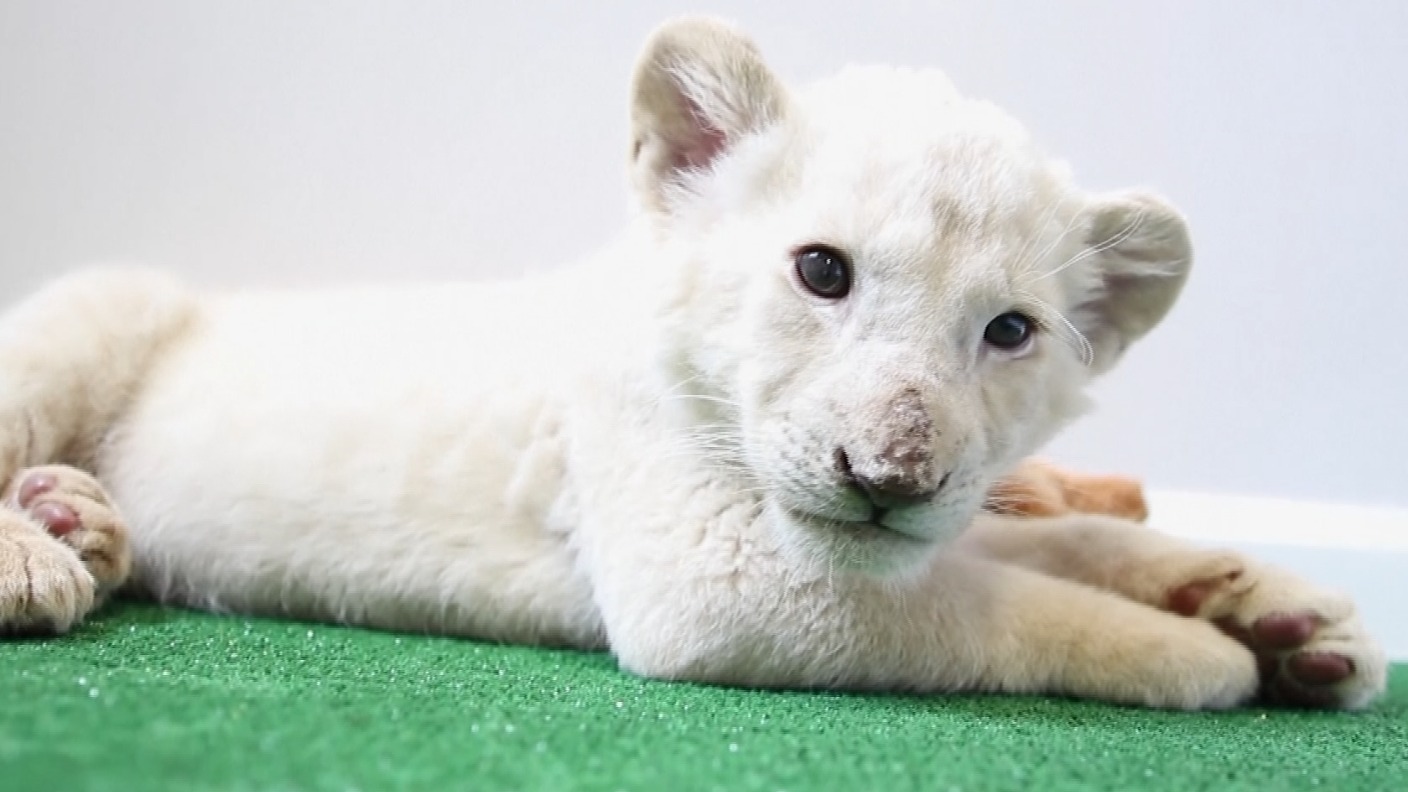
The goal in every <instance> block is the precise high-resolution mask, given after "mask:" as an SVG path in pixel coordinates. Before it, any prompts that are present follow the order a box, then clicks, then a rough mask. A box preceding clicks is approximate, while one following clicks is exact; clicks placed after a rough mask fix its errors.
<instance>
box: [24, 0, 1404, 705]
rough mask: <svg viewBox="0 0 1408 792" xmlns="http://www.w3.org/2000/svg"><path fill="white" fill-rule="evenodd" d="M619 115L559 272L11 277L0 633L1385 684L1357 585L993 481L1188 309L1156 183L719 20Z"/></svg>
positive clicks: (1154, 697)
mask: <svg viewBox="0 0 1408 792" xmlns="http://www.w3.org/2000/svg"><path fill="white" fill-rule="evenodd" d="M632 128H633V138H632V147H631V172H632V177H633V181H634V184H635V188H636V192H637V197H638V198H639V202H640V204H641V207H642V212H641V213H640V215H639V217H638V218H637V219H636V220H635V221H634V222H633V224H632V225H631V226H630V228H629V229H628V230H627V231H626V233H624V234H623V235H622V236H621V238H620V239H619V241H618V242H617V243H616V244H614V245H613V246H611V247H610V248H608V249H607V250H606V251H604V252H602V253H601V254H600V255H599V256H597V257H595V258H593V259H591V260H589V261H587V262H585V263H583V264H581V265H579V266H576V267H572V268H569V269H564V270H562V271H560V272H557V273H555V274H550V275H544V276H539V277H536V278H533V279H528V280H522V281H517V282H512V283H503V284H482V285H463V286H451V287H439V286H435V287H403V288H399V289H381V288H379V289H348V290H344V291H338V292H309V293H270V294H253V293H251V294H232V295H195V294H192V293H190V292H187V291H185V290H184V289H183V288H182V287H180V286H178V285H175V284H172V283H170V282H168V281H166V280H164V279H162V278H161V277H159V276H153V275H149V274H143V273H121V272H119V273H93V274H86V275H80V276H76V277H73V278H70V279H68V280H65V281H61V282H59V283H56V284H54V285H53V286H51V287H50V288H49V289H47V290H46V291H45V292H44V293H42V294H40V295H38V296H36V297H34V298H32V299H30V300H29V301H27V302H25V303H23V304H22V305H21V306H19V307H18V308H17V309H16V310H15V311H13V312H12V313H10V314H8V315H7V316H6V317H5V318H4V320H3V321H0V488H3V489H4V491H5V493H6V494H5V498H6V505H5V507H4V508H3V509H0V628H35V627H39V628H48V629H54V630H58V631H63V630H65V629H67V628H68V627H69V626H71V625H72V624H73V623H74V622H75V621H77V620H78V619H81V618H82V617H83V616H84V615H85V614H86V613H87V612H88V611H89V610H91V608H92V607H93V604H94V602H96V601H97V600H98V599H100V598H101V596H102V595H103V594H104V593H106V591H108V590H110V589H111V588H113V587H115V586H117V585H119V584H121V583H123V582H130V583H132V584H134V585H135V586H136V587H138V588H141V589H145V590H147V591H149V592H151V593H153V594H155V595H156V596H157V597H159V598H161V599H163V600H166V601H172V602H179V603H186V604H191V605H196V606H200V607H208V608H216V609H225V610H232V611H240V612H252V613H263V614H274V615H294V616H301V617H311V618H317V619H330V620H338V621H344V622H350V623H354V624H363V625H370V626H377V627H387V628H395V629H410V630H430V631H436V632H445V633H451V634H456V635H464V636H472V637H481V638H492V639H501V640H508V641H515V642H525V643H552V644H566V645H571V646H579V647H584V648H609V649H610V650H611V651H612V652H613V653H614V654H615V655H616V656H617V657H618V658H619V660H620V662H621V663H622V665H623V666H624V667H626V668H627V669H629V670H632V671H635V672H638V673H642V674H647V675H651V676H656V677H662V678H671V679H693V680H698V681H707V682H724V683H732V684H747V685H760V686H790V687H816V686H835V687H847V688H864V689H874V688H878V689H888V690H920V691H944V690H989V691H1008V692H1055V693H1065V694H1073V695H1081V696H1090V697H1097V698H1103V699H1109V700H1114V701H1122V702H1132V703H1140V704H1148V705H1154V706H1171V707H1225V706H1232V705H1235V704H1239V703H1242V702H1245V701H1247V700H1248V699H1249V698H1250V697H1252V696H1253V695H1254V694H1256V693H1257V691H1258V690H1261V691H1262V692H1264V693H1267V694H1268V695H1272V696H1274V697H1276V698H1279V699H1281V700H1285V701H1290V702H1294V703H1300V704H1308V705H1316V706H1340V707H1357V706H1362V705H1363V704H1365V703H1367V702H1368V701H1369V700H1371V699H1372V698H1373V696H1374V695H1375V694H1376V693H1377V692H1378V691H1379V690H1381V689H1382V687H1383V684H1384V662H1383V659H1382V655H1381V653H1378V650H1377V648H1376V646H1375V645H1374V644H1373V643H1372V641H1370V640H1369V639H1368V637H1367V636H1365V635H1364V634H1363V632H1362V629H1361V628H1360V627H1359V624H1358V622H1357V619H1356V618H1355V617H1354V612H1353V607H1352V604H1350V603H1348V602H1347V601H1345V600H1343V599H1342V598H1340V597H1338V596H1336V595H1333V594H1328V593H1325V592H1321V591H1319V590H1318V589H1315V588H1314V587H1312V586H1309V585H1308V584H1305V583H1303V582H1301V581H1299V580H1297V579H1295V578H1294V577H1291V576H1288V575H1285V574H1284V573H1281V572H1278V571H1276V570H1271V569H1268V568H1264V567H1260V566H1256V565H1252V564H1251V563H1250V562H1247V561H1246V560H1245V559H1241V558H1240V557H1237V556H1235V555H1231V554H1225V553H1212V552H1208V551H1202V550H1197V549H1195V548H1190V547H1187V546H1186V545H1183V544H1181V543H1178V542H1176V541H1174V540H1172V539H1168V538H1166V537H1161V536H1158V535H1157V534H1154V533H1152V532H1149V531H1146V530H1143V529H1141V528H1139V527H1137V526H1133V525H1131V524H1129V523H1125V522H1122V521H1117V520H1111V519H1101V518H1097V517H1091V516H1080V515H1076V516H1070V515H1068V516H1066V517H1062V518H1053V519H1050V520H1030V521H1026V522H1023V521H1020V520H1014V519H1011V518H1004V517H997V516H991V515H988V516H980V514H979V509H980V508H981V506H982V505H983V503H984V501H985V499H986V498H987V497H988V493H989V491H990V488H991V485H992V484H993V482H994V481H995V480H996V479H997V478H998V477H1000V476H1001V475H1003V474H1004V473H1006V472H1008V471H1010V470H1011V469H1012V468H1013V467H1014V466H1015V465H1016V464H1017V463H1018V461H1019V460H1020V459H1022V458H1023V457H1024V456H1026V455H1027V454H1029V453H1031V452H1032V451H1033V450H1035V449H1036V448H1037V447H1038V446H1039V445H1040V444H1042V443H1044V442H1045V441H1046V440H1047V439H1048V438H1049V437H1050V436H1051V435H1052V434H1053V433H1054V432H1056V431H1057V430H1058V429H1059V428H1060V427H1061V426H1063V425H1064V424H1065V423H1066V422H1068V421H1069V420H1071V419H1073V418H1074V417H1075V416H1076V415H1078V414H1079V413H1080V412H1081V411H1082V410H1083V409H1084V406H1085V399H1084V396H1083V395H1082V394H1083V389H1084V387H1085V385H1086V384H1087V382H1088V381H1089V380H1090V379H1091V377H1092V376H1094V375H1095V374H1098V373H1100V372H1103V371H1105V370H1107V369H1109V368H1110V367H1112V366H1113V365H1114V364H1115V362H1116V361H1117V360H1118V359H1119V357H1120V356H1121V355H1122V354H1123V352H1124V351H1125V349H1126V348H1127V347H1128V346H1129V345H1130V344H1132V343H1133V342H1134V341H1136V340H1137V339H1138V338H1140V337H1142V336H1143V335H1144V334H1145V333H1146V332H1148V331H1149V330H1150V329H1151V328H1152V327H1153V326H1154V325H1155V324H1157V323H1158V322H1159V321H1160V320H1161V319H1162V317H1163V316H1164V314H1165V312H1166V311H1167V310H1168V309H1169V307H1170V306H1171V305H1172V304H1173V301H1174V299H1175V298H1176V296H1177V294H1178V292H1179V289H1180V288H1181V285H1182V283H1183V280H1184V278H1185V277H1186V275H1187V272H1188V268H1189V265H1190V261H1191V249H1190V246H1189V243H1188V238H1187V233H1186V229H1185V227H1184V224H1183V221H1182V219H1181V218H1180V217H1179V216H1178V214H1177V213H1176V212H1175V211H1174V210H1173V209H1172V208H1170V207H1168V206H1167V205H1166V204H1164V203H1163V202H1162V201H1160V200H1159V199H1157V198H1154V197H1152V196H1149V195H1146V194H1143V193H1117V194H1111V195H1104V196H1091V195H1089V194H1086V193H1084V192H1083V191H1081V190H1079V189H1077V188H1076V187H1075V186H1074V185H1073V184H1072V183H1071V181H1070V178H1069V174H1068V173H1067V171H1066V169H1065V167H1064V166H1062V165H1061V164H1060V163H1058V162H1055V161H1052V160H1050V159H1048V158H1047V157H1046V156H1045V155H1044V154H1043V153H1042V152H1041V151H1040V150H1039V149H1038V148H1037V147H1036V146H1035V144H1034V143H1033V142H1032V141H1031V140H1030V139H1029V138H1028V136H1027V135H1026V133H1025V132H1024V131H1023V130H1022V129H1021V127H1020V126H1019V125H1017V124H1016V123H1015V122H1014V121H1012V120H1011V119H1010V118H1008V117H1007V116H1005V115H1004V114H1002V113H1001V112H999V111H998V110H996V109H995V108H993V107H992V106H990V105H988V104H986V103H982V102H976V101H973V100H969V99H966V98H964V97H962V96H961V95H959V94H958V93H957V91H955V90H954V88H953V86H952V85H950V84H949V83H948V81H947V80H946V79H945V78H943V76H942V75H940V74H938V73H937V72H910V71H903V70H893V69H861V70H852V71H849V72H846V73H843V74H842V75H840V76H838V77H837V78H834V79H832V80H829V81H826V82H823V83H821V84H819V85H818V86H816V87H814V88H812V89H810V90H808V91H806V92H801V93H799V92H793V91H791V90H790V89H788V88H787V87H786V86H784V85H783V84H782V83H781V81H780V80H778V79H777V78H776V77H775V76H774V75H772V73H771V72H770V71H768V70H767V68H766V67H765V66H764V65H763V63H762V61H761V59H760V57H759V56H758V54H757V52H756V49H755V48H754V47H753V46H752V45H751V44H750V43H748V42H747V40H746V39H743V38H742V37H741V36H739V35H738V34H737V33H735V32H734V31H732V30H731V29H730V28H727V27H725V26H722V25H720V24H718V23H714V22H708V21H700V20H692V21H689V20H687V21H682V22H677V23H674V24H672V25H669V26H666V27H665V28H663V29H662V30H661V31H659V32H658V33H657V34H656V35H655V36H654V37H653V38H652V39H651V42H650V43H649V44H648V45H647V47H646V51H645V54H644V55H643V57H642V60H641V64H640V66H639V67H638V69H637V73H636V80H635V100H634V105H633V108H632ZM808 257H811V258H808ZM804 260H805V261H806V262H809V264H808V266H810V265H811V264H815V263H816V262H817V261H824V262H826V266H828V267H830V270H828V271H827V272H825V273H823V275H824V276H825V277H826V278H830V279H831V281H829V283H830V284H831V285H830V286H825V285H819V281H818V280H817V277H820V276H817V275H816V274H815V273H814V272H812V271H811V270H808V269H807V266H804V263H803V262H804ZM837 278H840V279H841V280H839V281H838V280H836V279H837ZM837 283H840V284H841V287H837V288H832V287H833V286H835V284H837ZM994 328H996V329H994ZM1013 328H1015V330H1013ZM999 331H1002V332H999ZM1003 332H1007V333H1008V335H1007V336H1004V335H1003ZM1012 333H1016V335H1015V336H1014V335H1012ZM64 465H69V466H72V467H64ZM79 469H82V470H87V471H91V472H92V473H93V474H94V476H95V478H94V477H90V476H88V474H87V473H84V472H81V471H80V470H79ZM129 528H130V531H129V530H128V529H129ZM129 538H130V548H129V544H128V543H129ZM129 560H130V561H131V565H132V576H131V580H130V581H128V580H127V562H128V561H129ZM95 597H96V599H95ZM1169 611H1175V613H1171V612H1169ZM1189 617H1195V618H1189ZM1213 620H1219V621H1220V622H1221V623H1223V624H1226V625H1232V627H1234V628H1235V630H1234V633H1235V634H1236V635H1237V636H1239V639H1234V637H1231V636H1229V635H1226V634H1224V633H1223V632H1220V631H1219V630H1218V629H1217V628H1216V627H1214V626H1213V624H1212V621H1213ZM1287 635H1291V636H1293V637H1294V638H1295V640H1294V641H1289V642H1288V641H1287V640H1283V639H1285V637H1286V636H1287ZM1267 636H1271V637H1267ZM1258 657H1260V658H1261V659H1262V661H1263V666H1264V667H1266V668H1270V669H1272V670H1271V671H1268V672H1266V673H1265V674H1264V675H1262V676H1261V677H1259V676H1258V668H1257V658H1258Z"/></svg>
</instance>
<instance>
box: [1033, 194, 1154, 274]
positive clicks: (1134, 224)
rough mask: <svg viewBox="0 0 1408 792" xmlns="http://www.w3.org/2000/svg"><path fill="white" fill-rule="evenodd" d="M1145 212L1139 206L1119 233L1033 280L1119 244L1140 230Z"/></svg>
mask: <svg viewBox="0 0 1408 792" xmlns="http://www.w3.org/2000/svg"><path fill="white" fill-rule="evenodd" d="M1144 214H1145V212H1144V208H1143V207H1140V208H1139V211H1138V212H1137V213H1136V214H1135V215H1134V219H1133V220H1131V221H1129V225H1127V226H1125V227H1124V229H1123V230H1121V231H1120V232H1119V233H1117V234H1115V235H1114V236H1112V237H1110V238H1109V239H1107V240H1105V241H1104V242H1101V243H1100V244H1098V245H1096V246H1095V247H1091V248H1086V249H1085V250H1083V251H1081V252H1080V253H1077V254H1076V255H1074V256H1071V257H1070V258H1069V259H1066V262H1065V263H1064V264H1062V265H1061V266H1059V267H1057V268H1055V269H1053V270H1051V271H1050V272H1048V273H1046V274H1045V275H1040V276H1037V278H1036V280H1034V281H1032V282H1033V283H1035V282H1036V281H1040V280H1045V279H1046V278H1049V277H1051V276H1052V275H1056V274H1058V273H1060V272H1062V271H1064V270H1065V269H1066V268H1068V267H1070V266H1072V265H1074V264H1077V263H1079V262H1081V261H1085V260H1086V259H1088V258H1090V257H1091V256H1095V255H1098V254H1100V253H1104V252H1105V251H1107V250H1109V249H1110V248H1112V247H1114V246H1115V245H1118V244H1119V243H1121V242H1123V241H1125V240H1126V239H1129V238H1130V236H1131V235H1133V234H1134V232H1135V231H1137V230H1139V226H1140V225H1141V224H1143V222H1144Z"/></svg>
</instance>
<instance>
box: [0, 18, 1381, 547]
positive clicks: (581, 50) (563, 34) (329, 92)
mask: <svg viewBox="0 0 1408 792" xmlns="http://www.w3.org/2000/svg"><path fill="white" fill-rule="evenodd" d="M623 5H624V4H623ZM605 8H607V6H606V5H605V4H602V3H586V2H580V1H579V0H578V1H573V0H543V1H541V2H537V3H492V4H491V3H487V2H392V1H388V2H381V3H376V2H348V1H347V0H327V1H326V2H297V3H289V2H283V1H282V0H257V1H252V0H228V1H227V2H221V3H216V2H202V3H190V2H185V0H170V1H169V2H158V1H155V0H126V1H125V2H123V3H101V4H100V3H86V2H75V1H74V0H0V301H9V300H10V299H12V298H14V297H16V296H17V295H18V293H19V292H20V290H22V289H24V288H28V287H29V286H31V285H32V284H34V283H35V282H37V281H38V280H40V279H42V278H44V277H47V276H49V275H50V274H52V273H54V272H57V271H59V270H62V269H67V268H72V267H74V266H77V265H79V264H81V263H83V262H85V261H89V260H92V259H98V258H113V257H127V258H137V259H142V260H146V261H149V262H152V263H156V264H160V265H162V266H166V267H170V268H172V269H176V270H180V271H183V272H185V273H187V274H189V275H190V276H191V277H192V278H194V279H196V280H198V281H201V282H210V283H216V282H223V283H247V282H293V281H300V282H307V281H321V280H331V279H343V278H359V279H368V278H408V277H446V276H477V275H482V274H486V273H491V272H492V273H511V272H515V271H518V270H520V269H522V268H523V267H527V266H550V265H552V264H554V263H556V262H559V261H561V260H563V259H565V258H568V257H570V256H573V255H575V254H577V253H580V252H582V251H585V250H587V249H589V248H590V247H592V246H594V245H596V244H598V243H599V242H601V241H602V240H603V239H605V238H606V237H607V236H608V235H609V233H610V232H611V230H612V229H613V228H614V227H615V226H616V225H617V224H618V223H619V222H620V221H621V219H622V217H623V215H624V200H623V198H622V184H623V180H622V176H621V165H622V162H623V157H624V142H623V140H624V134H625V124H624V117H625V81H626V78H627V74H628V70H629V67H630V63H631V60H632V57H633V55H634V54H635V50H636V47H637V46H638V44H639V41H640V39H641V37H642V36H643V35H644V34H645V33H646V32H647V31H648V30H649V28H650V27H652V26H653V25H654V24H655V23H656V22H658V21H660V20H661V19H663V18H664V17H666V16H667V15H669V14H671V13H674V12H677V11H683V10H712V11H717V12H720V13H723V14H725V15H727V16H731V17H734V18H736V19H738V20H740V21H741V22H743V23H744V24H745V26H746V27H748V28H749V29H750V30H751V31H752V32H753V33H754V34H755V35H756V37H757V38H758V39H759V41H760V42H761V43H762V45H763V47H764V49H765V50H766V51H767V52H768V53H769V55H770V57H771V59H772V60H773V62H774V63H775V64H776V65H777V67H778V68H779V70H780V71H782V72H783V73H784V74H787V75H789V76H793V77H796V78H812V77H817V76H821V75H823V74H825V73H827V72H829V71H831V70H833V69H834V68H835V67H837V66H839V65H840V64H842V63H843V62H846V61H892V62H900V63H907V64H915V65H925V64H938V65H942V66H944V67H946V68H947V69H949V70H950V72H951V73H952V74H953V75H954V77H955V79H956V80H957V81H958V82H959V84H960V85H962V86H964V87H966V88H967V89H969V90H970V91H972V92H975V93H979V94H982V95H986V96H988V97H990V98H993V99H995V100H997V101H998V102H1000V103H1002V104H1004V105H1005V106H1007V107H1008V108H1010V109H1011V110H1013V111H1014V112H1016V113H1017V114H1018V115H1020V116H1021V117H1023V118H1024V119H1026V120H1027V121H1028V122H1029V123H1030V124H1031V126H1032V127H1033V128H1034V129H1035V130H1036V131H1037V132H1038V134H1039V135H1040V136H1041V137H1042V138H1043V139H1044V140H1046V141H1048V142H1049V144H1050V147H1051V148H1052V149H1053V150H1054V151H1057V152H1059V153H1061V154H1063V155H1065V156H1067V157H1068V158H1069V159H1070V160H1071V161H1072V162H1073V163H1074V164H1075V166H1076V167H1077V170H1078V172H1079V173H1081V174H1083V176H1084V178H1085V180H1086V181H1087V183H1088V184H1090V185H1091V186H1093V187H1118V186H1125V185H1132V184H1137V183H1144V184H1148V185H1152V186H1155V187H1157V188H1159V189H1161V190H1162V191H1164V192H1165V193H1167V194H1168V195H1169V196H1170V197H1171V198H1173V199H1174V200H1175V201H1176V202H1177V203H1179V204H1180V205H1181V206H1182V207H1183V208H1184V209H1185V210H1186V211H1187V213H1188V214H1189V215H1190V217H1191V219H1192V222H1193V225H1194V230H1195V238H1196V240H1197V242H1198V244H1199V250H1200V264H1199V268H1198V270H1197V272H1196V274H1195V276H1194V279H1193V281H1192V283H1191V285H1190V287H1189V290H1188V292H1187V297H1186V299H1185V301H1184V302H1183V304H1182V305H1181V307H1180V308H1179V309H1178V310H1177V311H1176V312H1175V315H1174V316H1173V318H1172V319H1171V320H1170V321H1169V323H1168V324H1167V325H1166V326H1165V327H1163V328H1161V329H1160V330H1159V331H1158V332H1157V333H1156V334H1155V336H1154V337H1153V338H1152V339H1151V340H1150V341H1149V342H1147V343H1146V345H1145V347H1144V348H1143V349H1142V350H1141V351H1140V352H1139V353H1137V354H1135V355H1134V356H1133V357H1132V358H1131V361H1130V363H1129V364H1128V365H1127V366H1126V367H1125V368H1124V369H1123V370H1122V371H1120V372H1119V373H1118V374H1117V375H1116V376H1115V378H1114V379H1113V380H1112V381H1110V382H1109V383H1107V384H1106V385H1105V386H1104V387H1102V389H1101V395H1102V402H1103V409H1102V411H1101V412H1100V413H1099V414H1097V416H1096V417H1093V418H1092V419H1090V420H1088V421H1086V422H1085V423H1083V424H1082V425H1081V426H1080V427H1079V428H1078V429H1077V430H1075V431H1073V432H1072V433H1071V434H1070V435H1068V436H1067V437H1066V438H1065V439H1064V440H1063V441H1061V442H1060V443H1059V445H1058V447H1057V448H1056V449H1055V452H1056V454H1057V455H1058V456H1060V457H1061V458H1063V459H1066V460H1068V461H1070V462H1073V463H1076V464H1080V465H1083V466H1088V467H1093V468H1105V469H1119V470H1125V471H1132V472H1138V473H1141V474H1144V475H1146V476H1147V477H1148V478H1149V479H1150V480H1151V481H1152V482H1153V483H1155V484H1158V485H1161V486H1166V487H1173V488H1178V489H1197V490H1217V491H1235V492H1245V493H1258V494H1270V495H1288V496H1295V497H1301V498H1316V499H1331V500H1348V501H1357V502H1365V503H1383V504H1396V505H1399V506H1408V487H1405V483H1408V474H1405V470H1408V465H1406V464H1405V461H1404V451H1403V450H1402V449H1405V448H1408V417H1405V401H1408V399H1405V397H1406V396H1408V354H1405V351H1404V336H1405V321H1404V315H1405V310H1404V309H1403V308H1402V304H1403V302H1404V298H1403V296H1402V295H1403V294H1404V293H1405V290H1408V266H1405V263H1404V256H1403V253H1402V251H1401V248H1400V247H1399V245H1398V244H1397V237H1398V229H1399V228H1400V227H1401V224H1402V223H1403V222H1404V219H1405V215H1408V211H1405V210H1408V47H1404V46H1403V41H1404V40H1405V39H1408V3H1402V2H1397V1H1396V0H1383V2H1370V1H1369V0H1360V2H1341V3H1309V2H1283V1H1281V0H1263V1H1260V2H1251V1H1250V0H1242V1H1241V2H1225V1H1223V0H1199V1H1197V2H1189V1H1187V0H1183V1H1181V2H1180V1H1177V0H1166V1H1163V2H1147V1H1146V2H1139V3H1128V2H1120V1H1119V0H1109V1H1108V2H1090V1H1084V2H1079V1H1077V0H1064V1H1063V2H1060V3H1048V2H1042V1H1041V0H1005V1H1002V2H994V1H992V0H968V1H967V2H958V1H957V0H955V2H947V3H922V2H903V1H902V0H884V1H880V0H876V1H875V2H870V3H864V4H862V3H843V2H840V0H805V1H804V0H778V1H776V2H771V3H767V4H763V3H756V2H748V3H744V2H731V3H713V4H712V5H707V4H688V5H687V4H684V3H676V2H654V3H652V2H645V0H637V1H636V2H634V3H630V4H628V5H625V7H623V8H621V9H620V10H603V9H605ZM863 9H864V10H863ZM544 212H546V214H547V216H549V217H551V218H553V219H552V222H551V223H550V224H548V225H546V226H543V225H540V224H532V223H530V222H529V218H530V217H541V216H543V213H544ZM1326 530H1327V531H1332V530H1334V527H1333V526H1326Z"/></svg>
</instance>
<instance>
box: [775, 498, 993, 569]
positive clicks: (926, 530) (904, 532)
mask: <svg viewBox="0 0 1408 792" xmlns="http://www.w3.org/2000/svg"><path fill="white" fill-rule="evenodd" d="M907 511H908V512H912V514H905V515H900V514H897V513H891V514H890V515H887V516H886V518H885V519H884V520H882V521H881V522H880V523H876V522H868V521H846V520H835V519H829V518H826V517H820V516H817V515H813V514H807V513H805V512H799V511H793V510H791V509H787V508H784V507H781V506H776V505H770V506H769V513H770V515H771V520H770V522H771V523H772V525H773V526H774V527H775V528H776V529H777V530H778V531H779V532H780V533H781V535H782V539H783V545H784V546H785V547H787V548H788V549H789V550H791V551H794V552H795V553H797V554H799V555H800V556H801V557H802V558H803V559H804V560H805V561H807V562H811V563H821V564H824V565H826V567H827V568H828V569H831V570H846V571H853V572H857V573H861V574H864V575H867V576H876V577H904V576H905V575H907V574H909V573H911V572H915V571H917V570H919V569H921V568H923V567H924V566H925V563H926V562H927V561H928V560H929V559H930V558H931V557H932V556H933V555H934V553H935V552H937V551H938V549H939V548H940V547H942V546H943V545H944V544H946V543H947V542H948V541H949V540H951V539H953V538H954V537H956V536H957V535H958V534H960V533H961V532H962V531H963V530H964V529H965V528H966V527H967V526H968V524H969V523H970V522H971V521H972V519H973V514H972V513H970V512H969V511H966V510H957V509H934V508H924V509H910V510H907ZM896 517H899V518H900V519H895V518H896Z"/></svg>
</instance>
